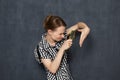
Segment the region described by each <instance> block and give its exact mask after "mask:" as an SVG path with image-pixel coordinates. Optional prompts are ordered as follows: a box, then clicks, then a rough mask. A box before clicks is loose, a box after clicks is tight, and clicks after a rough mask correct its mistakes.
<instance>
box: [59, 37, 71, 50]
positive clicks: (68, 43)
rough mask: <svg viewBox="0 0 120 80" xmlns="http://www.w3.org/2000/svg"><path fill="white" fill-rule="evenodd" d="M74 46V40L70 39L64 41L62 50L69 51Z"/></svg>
mask: <svg viewBox="0 0 120 80" xmlns="http://www.w3.org/2000/svg"><path fill="white" fill-rule="evenodd" d="M71 46H72V39H68V40H66V41H64V43H63V45H62V46H61V49H63V50H67V49H69V48H70V47H71Z"/></svg>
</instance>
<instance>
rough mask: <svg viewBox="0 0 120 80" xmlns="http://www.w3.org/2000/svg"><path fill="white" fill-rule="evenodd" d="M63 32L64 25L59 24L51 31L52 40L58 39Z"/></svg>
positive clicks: (62, 35)
mask: <svg viewBox="0 0 120 80" xmlns="http://www.w3.org/2000/svg"><path fill="white" fill-rule="evenodd" d="M64 33H65V27H64V26H60V27H58V28H56V29H55V30H54V31H51V38H52V39H53V40H54V41H60V40H62V39H63V38H64Z"/></svg>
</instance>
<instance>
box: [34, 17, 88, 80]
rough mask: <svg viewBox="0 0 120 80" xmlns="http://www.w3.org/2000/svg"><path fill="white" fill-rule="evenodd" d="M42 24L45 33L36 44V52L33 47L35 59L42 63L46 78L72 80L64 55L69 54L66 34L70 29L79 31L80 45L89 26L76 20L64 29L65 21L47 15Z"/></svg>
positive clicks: (68, 42) (50, 79) (69, 45)
mask: <svg viewBox="0 0 120 80" xmlns="http://www.w3.org/2000/svg"><path fill="white" fill-rule="evenodd" d="M43 25H44V29H45V31H46V33H44V34H43V35H42V39H41V41H40V42H39V44H38V52H37V48H36V49H35V53H36V54H35V57H36V59H37V60H38V61H39V62H41V63H42V64H43V65H44V67H45V69H46V72H47V79H48V80H73V78H72V76H71V74H70V71H69V65H68V63H67V55H66V54H69V53H68V51H66V50H67V49H69V48H70V47H71V45H72V39H67V36H68V35H69V34H70V33H71V32H72V31H78V32H81V35H80V40H79V44H80V46H82V44H83V42H84V40H85V38H86V37H87V35H88V34H89V32H90V28H89V27H88V26H87V25H86V24H85V23H83V22H78V23H77V24H75V25H73V26H71V27H70V28H68V29H66V23H65V22H64V21H63V19H62V18H61V17H59V16H47V17H46V18H45V20H44V23H43Z"/></svg>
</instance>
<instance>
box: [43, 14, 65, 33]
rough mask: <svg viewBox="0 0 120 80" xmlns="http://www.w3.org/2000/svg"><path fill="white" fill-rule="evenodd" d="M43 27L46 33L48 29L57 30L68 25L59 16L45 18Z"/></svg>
mask: <svg viewBox="0 0 120 80" xmlns="http://www.w3.org/2000/svg"><path fill="white" fill-rule="evenodd" d="M43 26H44V28H45V30H46V31H47V30H48V29H51V30H55V29H56V28H58V27H60V26H66V23H65V22H64V20H63V19H62V18H60V17H59V16H52V15H49V16H47V17H46V18H45V20H44V22H43Z"/></svg>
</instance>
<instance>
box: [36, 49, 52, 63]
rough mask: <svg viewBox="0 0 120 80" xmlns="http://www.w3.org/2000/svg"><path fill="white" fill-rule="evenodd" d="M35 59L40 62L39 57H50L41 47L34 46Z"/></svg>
mask: <svg viewBox="0 0 120 80" xmlns="http://www.w3.org/2000/svg"><path fill="white" fill-rule="evenodd" d="M34 54H35V59H36V60H37V61H38V62H39V63H41V59H51V57H50V54H49V52H47V51H45V50H44V49H43V48H42V47H36V48H35V50H34Z"/></svg>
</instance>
